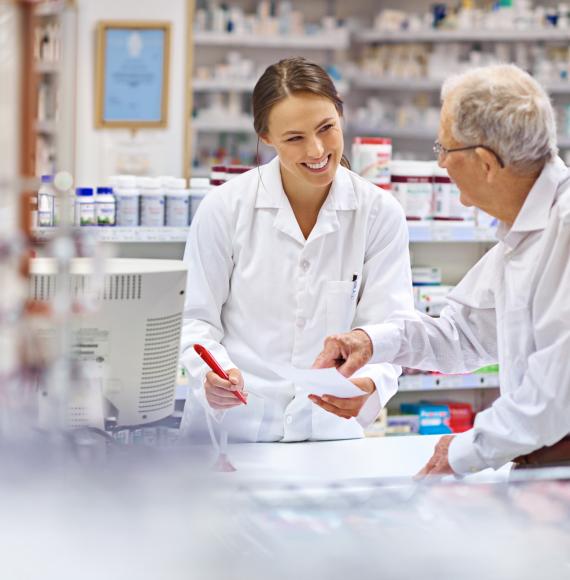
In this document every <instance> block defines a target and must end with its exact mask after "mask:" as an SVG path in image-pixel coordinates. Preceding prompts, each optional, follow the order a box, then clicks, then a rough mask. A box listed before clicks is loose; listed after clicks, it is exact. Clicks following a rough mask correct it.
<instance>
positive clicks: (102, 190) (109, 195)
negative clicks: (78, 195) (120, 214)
mask: <svg viewBox="0 0 570 580" xmlns="http://www.w3.org/2000/svg"><path fill="white" fill-rule="evenodd" d="M95 213H96V215H97V225H98V226H114V225H115V221H116V219H115V214H116V211H115V196H114V195H113V189H112V188H110V187H98V188H97V195H96V196H95Z"/></svg>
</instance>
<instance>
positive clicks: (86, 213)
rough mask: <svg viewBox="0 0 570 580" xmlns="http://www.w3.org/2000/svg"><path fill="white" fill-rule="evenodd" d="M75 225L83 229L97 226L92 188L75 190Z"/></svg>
mask: <svg viewBox="0 0 570 580" xmlns="http://www.w3.org/2000/svg"><path fill="white" fill-rule="evenodd" d="M75 225H77V226H82V227H83V226H95V225H97V216H96V213H95V197H94V196H93V188H91V187H78V188H77V189H76V190H75Z"/></svg>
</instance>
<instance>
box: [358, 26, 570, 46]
mask: <svg viewBox="0 0 570 580" xmlns="http://www.w3.org/2000/svg"><path fill="white" fill-rule="evenodd" d="M354 39H355V40H356V41H357V42H382V43H387V42H390V43H418V42H569V41H570V31H569V30H558V29H556V28H552V29H548V28H545V29H542V30H525V31H522V30H414V31H396V32H383V31H380V30H363V31H361V32H359V33H357V34H355V36H354Z"/></svg>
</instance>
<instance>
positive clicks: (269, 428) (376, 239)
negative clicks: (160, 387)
mask: <svg viewBox="0 0 570 580" xmlns="http://www.w3.org/2000/svg"><path fill="white" fill-rule="evenodd" d="M184 261H185V263H186V265H187V266H188V287H187V297H186V306H185V314H184V326H183V332H182V358H181V360H182V363H183V364H184V365H185V366H186V368H187V369H188V371H189V374H190V375H191V377H192V379H193V387H194V390H193V395H195V396H196V397H195V398H191V399H190V403H189V404H188V405H187V406H188V407H189V409H188V410H187V411H186V416H185V419H184V422H183V426H184V429H185V430H186V431H187V432H190V433H192V431H193V429H194V427H195V425H197V424H198V423H199V421H198V419H197V418H196V398H197V399H198V400H200V401H201V403H202V404H203V407H204V409H207V410H209V411H210V412H211V409H210V407H209V406H208V404H207V402H206V401H205V396H204V388H203V379H204V377H205V374H206V373H207V372H208V371H209V370H210V369H209V368H208V367H207V366H206V365H205V364H204V363H203V362H202V361H201V359H199V358H198V357H197V356H196V354H195V353H194V351H193V349H192V345H193V344H194V343H200V344H202V345H204V346H205V347H206V348H208V349H209V350H210V351H211V352H212V353H213V355H214V356H215V357H216V359H217V360H218V361H219V363H220V364H221V366H222V367H223V368H224V369H228V368H232V367H237V368H239V369H240V370H241V371H242V373H243V375H244V378H245V385H246V388H247V390H248V392H249V393H250V397H249V400H248V405H247V406H245V405H240V406H238V407H235V408H233V409H230V410H228V411H226V412H225V413H224V414H223V423H224V426H225V428H227V429H228V430H229V435H230V439H231V440H233V441H303V440H323V439H346V438H356V437H362V435H363V427H362V426H363V425H364V426H366V425H368V424H369V423H371V422H372V421H373V420H374V419H375V418H376V416H377V415H378V412H379V411H380V409H381V407H382V406H383V405H385V404H386V402H387V401H388V400H389V399H390V397H392V395H393V394H394V393H395V392H396V389H397V377H398V375H399V374H400V370H401V369H400V368H399V367H395V366H393V365H390V364H376V365H368V366H366V367H365V368H363V369H362V370H361V371H360V372H359V373H358V375H357V376H368V377H371V378H372V379H373V380H374V382H375V384H376V388H377V392H376V393H375V394H374V395H373V396H371V397H370V398H369V399H368V401H367V403H366V405H365V406H364V407H363V409H362V411H361V413H360V415H359V417H358V418H357V419H358V420H356V419H350V420H346V419H342V418H339V417H337V416H335V415H333V414H331V413H328V412H326V411H324V410H323V409H321V408H320V407H318V406H317V405H315V404H313V403H311V401H309V400H308V399H307V398H306V396H305V397H303V396H299V397H296V396H295V387H294V385H293V384H291V383H289V382H288V381H286V380H284V379H281V378H279V377H277V376H276V375H274V374H273V373H272V372H271V370H270V368H269V366H270V365H271V363H273V362H275V363H283V364H292V365H294V366H296V367H300V368H309V367H310V366H311V365H312V363H313V361H314V359H315V357H316V356H317V355H318V353H319V352H320V350H321V348H322V346H323V341H324V339H325V337H326V336H327V335H329V334H332V333H337V332H345V331H349V330H350V328H351V327H352V326H353V325H354V324H364V323H371V322H376V321H381V320H385V319H386V318H388V316H390V315H393V314H395V313H398V312H399V311H411V310H412V309H413V298H412V291H411V272H410V263H409V253H408V231H407V227H406V222H405V218H404V215H403V212H402V210H401V208H400V206H399V205H398V203H397V202H396V201H395V200H394V198H393V197H392V196H391V195H390V194H389V193H386V192H384V191H382V190H381V189H379V188H378V187H376V186H374V185H372V184H371V183H370V182H368V181H365V180H364V179H362V178H361V177H359V176H358V175H356V174H355V173H353V172H351V171H349V170H347V169H345V168H343V167H340V168H339V169H338V171H337V174H336V177H335V180H334V182H333V184H332V186H331V190H330V192H329V195H328V197H327V199H326V200H325V203H324V204H323V207H322V208H321V211H320V213H319V216H318V219H317V223H316V224H315V227H314V228H313V231H312V232H311V234H310V236H309V238H308V239H307V240H305V238H304V237H303V234H302V233H301V230H300V228H299V225H298V223H297V220H296V218H295V216H294V214H293V211H292V209H291V205H290V204H289V200H288V198H287V196H286V195H285V193H284V191H283V185H282V182H281V172H280V164H279V159H278V158H275V159H274V160H273V161H271V162H270V163H268V164H267V165H264V166H262V167H260V168H259V169H254V170H251V171H249V172H247V173H245V174H243V175H241V176H240V177H238V178H235V179H233V180H231V181H230V182H228V183H226V184H224V185H222V186H220V187H217V188H215V189H214V190H212V191H211V192H210V193H209V194H208V195H207V196H206V198H205V199H204V201H203V202H202V203H201V205H200V208H199V211H198V212H197V215H196V216H195V218H194V220H193V221H192V225H191V227H190V233H189V237H188V242H187V245H186V251H185V255H184ZM354 273H357V274H358V283H357V288H356V292H355V293H354V294H353V283H352V281H351V280H352V277H353V274H354ZM202 412H203V411H202Z"/></svg>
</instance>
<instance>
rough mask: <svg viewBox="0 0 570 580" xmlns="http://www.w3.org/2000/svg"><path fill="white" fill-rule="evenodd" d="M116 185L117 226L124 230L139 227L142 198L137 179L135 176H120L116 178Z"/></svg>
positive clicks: (114, 190)
mask: <svg viewBox="0 0 570 580" xmlns="http://www.w3.org/2000/svg"><path fill="white" fill-rule="evenodd" d="M115 183H116V184H117V185H116V186H115V187H114V189H113V193H114V194H115V204H116V207H115V224H116V225H117V226H120V227H122V228H134V227H137V226H138V225H139V205H140V204H139V202H140V196H139V190H138V189H137V186H136V183H137V182H136V178H135V176H134V175H119V176H117V177H116V178H115Z"/></svg>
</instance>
